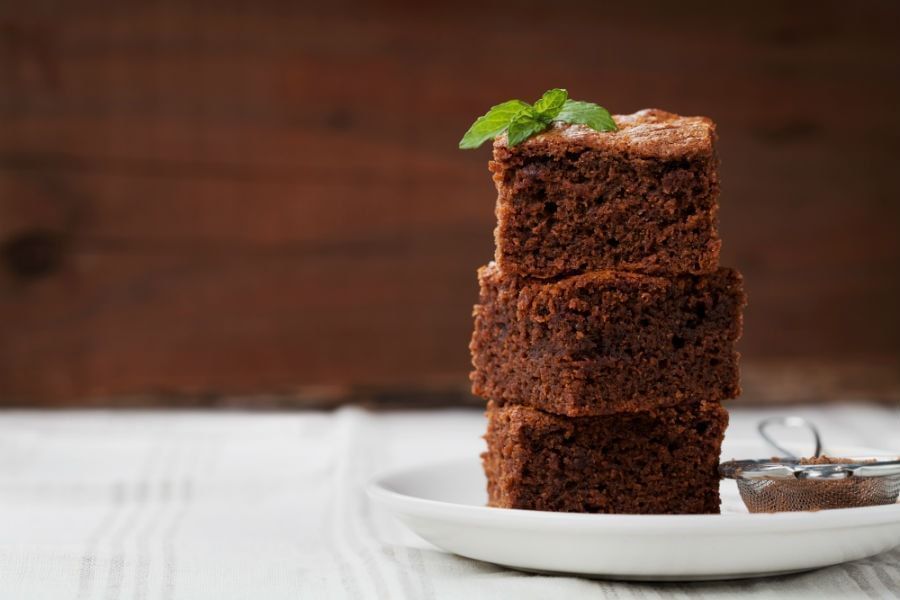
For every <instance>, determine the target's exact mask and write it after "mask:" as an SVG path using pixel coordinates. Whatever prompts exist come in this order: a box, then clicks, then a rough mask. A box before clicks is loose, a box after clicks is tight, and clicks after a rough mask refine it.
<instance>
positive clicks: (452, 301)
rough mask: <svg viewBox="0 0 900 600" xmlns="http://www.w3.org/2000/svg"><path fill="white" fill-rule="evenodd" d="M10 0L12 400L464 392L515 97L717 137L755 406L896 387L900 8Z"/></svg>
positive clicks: (2, 301) (7, 268)
mask: <svg viewBox="0 0 900 600" xmlns="http://www.w3.org/2000/svg"><path fill="white" fill-rule="evenodd" d="M438 4H439V5H440V6H441V7H440V8H438V7H437V6H434V7H431V6H428V5H427V3H418V2H416V3H413V2H398V3H379V4H377V5H375V4H365V3H356V2H343V1H341V0H338V1H331V2H326V3H305V2H295V1H292V2H275V1H270V2H264V1H257V2H233V1H228V0H224V1H217V2H212V1H210V2H204V3H201V2H189V1H175V0H172V1H149V2H138V1H130V0H129V1H124V0H118V1H95V2H63V1H60V2H47V1H43V0H29V2H18V3H14V2H7V3H3V4H0V402H2V403H5V404H7V405H10V404H18V405H21V404H40V405H73V404H115V403H124V404H146V403H158V402H162V403H173V404H197V403H200V404H203V403H235V404H241V405H246V404H250V405H265V406H268V405H273V404H275V405H282V404H285V403H288V404H300V405H330V404H334V403H338V402H341V401H344V400H347V399H352V400H361V401H370V402H375V403H379V404H385V403H388V404H389V403H397V404H405V403H416V402H421V403H423V404H434V403H446V402H455V401H471V399H469V398H468V397H467V395H466V392H465V390H466V387H467V385H466V373H467V371H468V352H467V347H466V346H467V342H468V337H469V331H470V327H471V321H470V310H471V304H472V303H473V301H474V299H475V293H476V284H475V274H474V273H475V268H476V267H477V266H478V265H480V264H482V263H484V262H486V261H487V260H488V259H489V258H490V256H491V253H492V237H491V230H492V228H493V202H494V192H493V188H492V184H491V180H490V177H489V175H488V173H487V170H486V161H487V159H488V151H487V149H482V150H480V151H477V152H468V153H464V152H460V151H458V150H457V149H456V143H457V141H458V139H459V137H460V135H461V134H462V133H463V131H465V129H466V128H467V126H468V125H469V123H470V122H471V120H472V119H473V117H475V116H476V115H478V114H480V113H481V112H483V111H484V110H485V109H486V108H487V107H488V106H490V105H491V104H492V103H495V102H496V101H499V100H504V99H507V98H510V97H521V98H524V99H530V100H533V99H534V98H535V97H536V96H537V95H539V94H540V93H541V92H542V91H543V90H544V89H546V88H549V87H554V86H564V87H567V88H568V89H569V91H570V93H571V94H572V96H574V97H575V98H578V99H588V100H594V101H598V102H600V103H601V104H604V105H605V106H607V107H608V108H610V109H611V110H613V111H614V112H631V111H634V110H637V109H640V108H644V107H650V106H653V107H659V108H665V109H668V110H672V111H676V112H681V113H684V114H705V115H708V116H710V117H712V118H713V119H715V121H716V122H717V123H718V125H719V132H720V136H721V143H720V154H721V157H722V177H723V184H724V191H723V196H722V199H721V200H722V210H721V232H722V235H723V237H724V241H725V245H724V254H723V262H724V263H725V264H730V265H734V266H736V267H738V268H740V269H741V270H742V271H743V272H744V274H745V277H746V281H747V287H748V290H749V294H750V301H751V305H750V307H749V308H748V310H747V314H746V334H745V338H744V340H743V342H742V350H743V352H744V356H745V363H744V364H745V370H744V373H745V377H744V380H745V398H746V399H747V400H791V399H808V400H810V399H811V400H816V399H825V398H829V397H835V396H840V397H850V398H876V399H894V400H896V399H900V317H898V308H900V242H898V225H900V198H898V192H900V184H898V182H897V181H898V179H897V178H898V165H900V111H898V108H897V107H898V105H900V35H898V33H897V32H898V31H900V27H898V26H900V5H898V4H897V3H892V2H887V1H885V2H867V3H846V2H754V3H740V4H741V5H740V6H739V5H738V3H724V2H708V3H695V2H686V3H685V2H678V3H669V2H650V3H625V2H622V3H615V4H612V3H600V2H593V1H584V2H577V1H573V2H567V3H566V4H565V9H564V10H563V9H560V7H558V6H556V7H555V6H554V5H553V4H547V3H545V2H543V3H530V2H519V3H515V7H513V5H511V4H510V3H503V4H498V5H497V6H490V5H488V4H487V3H484V2H471V3H469V2H454V3H438Z"/></svg>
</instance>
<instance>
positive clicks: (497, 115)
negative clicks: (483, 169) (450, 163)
mask: <svg viewBox="0 0 900 600" xmlns="http://www.w3.org/2000/svg"><path fill="white" fill-rule="evenodd" d="M554 121H562V122H563V123H573V124H576V123H577V124H581V125H587V126H588V127H590V128H591V129H594V130H596V131H616V129H617V127H616V123H615V121H613V118H612V117H611V116H610V114H609V111H608V110H606V109H605V108H603V107H602V106H598V105H597V104H594V103H592V102H579V101H576V100H569V93H568V92H567V91H566V90H564V89H561V88H554V89H552V90H548V91H546V92H544V95H543V96H541V97H540V99H539V100H538V101H537V102H535V103H534V104H528V103H527V102H523V101H522V100H509V101H507V102H504V103H502V104H498V105H496V106H494V107H492V108H491V110H489V111H488V112H487V113H485V114H484V115H482V116H480V117H478V119H476V121H475V122H474V123H473V124H472V126H471V127H469V130H468V131H467V132H466V134H465V135H464V136H463V138H462V139H461V140H460V141H459V147H460V149H462V150H470V149H472V148H478V147H479V146H481V145H482V144H483V143H485V142H486V141H488V140H490V139H493V138H495V137H497V136H498V135H500V134H502V133H503V132H504V131H505V132H506V136H507V144H509V146H516V145H518V144H520V143H521V142H523V141H525V140H527V139H528V138H530V137H531V136H533V135H536V134H538V133H540V132H542V131H544V130H546V129H547V128H548V127H550V124H551V123H553V122H554Z"/></svg>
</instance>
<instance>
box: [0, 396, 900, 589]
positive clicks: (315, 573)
mask: <svg viewBox="0 0 900 600" xmlns="http://www.w3.org/2000/svg"><path fill="white" fill-rule="evenodd" d="M773 412H776V411H772V410H765V411H763V410H759V409H754V410H747V409H735V410H733V411H732V425H731V428H730V430H729V435H734V436H736V437H747V436H752V435H755V434H754V431H753V427H754V424H755V422H756V421H757V420H758V418H760V416H761V415H763V414H772V413H773ZM792 412H799V413H800V414H804V415H805V416H808V417H811V418H813V419H814V420H815V421H816V422H817V423H819V424H820V426H821V428H822V429H823V433H824V435H825V436H826V439H827V440H829V441H831V442H833V443H847V444H859V445H869V446H879V447H884V448H888V449H891V450H895V451H897V452H900V411H898V410H897V409H888V408H878V407H872V406H864V405H863V406H859V405H857V406H853V407H850V406H833V407H829V408H823V409H813V408H810V409H806V410H800V411H797V410H794V411H792ZM483 427H484V422H483V417H482V415H481V414H480V413H479V412H477V411H463V410H452V411H428V412H383V413H369V412H366V411H363V410H360V409H344V410H340V411H337V412H334V413H283V414H282V413H276V414H272V413H268V414H259V413H206V412H48V413H41V412H6V413H0V503H2V512H0V598H2V599H3V600H6V599H14V600H28V599H37V598H47V599H54V600H57V599H70V598H71V599H87V598H97V599H104V600H112V599H116V598H129V599H131V598H134V599H138V600H140V599H156V598H161V599H174V598H186V599H205V598H211V599H215V600H227V599H230V598H248V599H250V598H252V599H262V600H276V599H280V598H290V599H292V600H295V599H303V600H315V599H318V598H353V599H357V598H379V599H381V598H385V599H388V598H389V599H398V598H410V599H419V598H463V599H465V600H476V599H480V598H485V599H492V600H493V599H497V598H516V599H523V598H568V599H574V598H587V597H591V598H597V597H612V598H659V597H669V596H679V597H685V596H688V595H690V596H692V597H693V596H694V595H697V596H699V597H708V598H721V597H727V596H740V595H759V596H765V597H779V598H785V597H795V596H802V597H806V596H808V597H843V598H847V597H870V598H886V597H897V595H898V594H900V550H895V551H893V552H890V553H887V554H883V555H881V556H879V557H877V558H872V559H869V560H863V561H858V562H855V563H851V564H847V565H842V566H838V567H833V568H829V569H824V570H820V571H815V572H811V573H806V574H801V575H794V576H787V577H778V578H773V579H763V580H747V581H739V582H725V583H700V584H636V583H622V582H603V581H590V580H584V579H577V578H569V577H551V576H539V575H530V574H524V573H519V572H515V571H509V570H504V569H501V568H498V567H495V566H492V565H488V564H482V563H478V562H475V561H471V560H467V559H463V558H458V557H455V556H451V555H448V554H445V553H443V552H441V551H439V550H437V549H435V548H433V547H430V546H429V545H428V544H427V543H425V542H423V541H421V540H419V539H418V538H416V537H415V536H413V535H412V534H410V533H408V532H407V531H406V530H404V529H403V527H402V526H401V525H400V524H399V523H397V522H395V521H394V520H393V519H392V518H391V517H389V516H387V515H385V514H382V513H381V512H380V511H378V510H377V509H376V508H374V507H373V506H372V505H371V504H370V503H369V502H368V500H367V499H366V497H365V496H364V494H363V491H362V490H363V486H364V483H365V482H366V481H367V480H368V478H369V477H370V476H371V475H372V473H373V472H375V471H376V470H378V469H380V468H384V467H391V466H397V465H405V464H416V463H421V462H424V461H430V460H434V459H438V458H451V457H457V456H460V455H465V454H472V455H474V454H477V453H478V452H479V451H480V450H481V445H482V442H481V440H480V437H479V436H480V435H481V433H482V429H483Z"/></svg>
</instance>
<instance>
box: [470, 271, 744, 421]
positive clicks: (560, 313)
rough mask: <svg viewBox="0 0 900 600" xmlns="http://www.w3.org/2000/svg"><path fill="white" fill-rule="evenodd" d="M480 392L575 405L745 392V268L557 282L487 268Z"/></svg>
mask: <svg viewBox="0 0 900 600" xmlns="http://www.w3.org/2000/svg"><path fill="white" fill-rule="evenodd" d="M478 274H479V280H480V284H481V294H480V300H479V304H478V305H476V306H475V310H474V316H475V331H474V333H473V335H472V342H471V345H470V348H471V351H472V364H473V365H474V367H475V370H474V371H473V373H472V376H471V377H472V384H473V385H472V391H473V393H475V394H476V395H478V396H481V397H483V398H486V399H488V400H493V401H495V402H497V403H498V404H505V403H516V404H525V405H528V406H532V407H534V408H539V409H542V410H546V411H548V412H552V413H556V414H560V415H567V416H572V417H574V416H586V415H604V414H612V413H617V412H624V411H640V410H647V409H652V408H656V407H659V406H666V405H674V404H678V403H681V402H685V401H688V400H689V399H691V398H703V399H706V400H723V399H726V398H734V397H736V396H737V395H738V394H739V393H740V387H739V381H738V379H739V372H738V353H737V352H736V351H735V349H734V343H735V341H736V340H737V339H738V337H739V336H740V334H741V326H742V315H741V311H742V307H743V305H744V303H745V300H744V292H743V286H742V282H741V277H740V275H739V274H738V273H737V272H736V271H734V270H732V269H726V268H721V269H719V270H717V271H715V272H713V273H711V274H708V275H680V276H677V277H654V276H649V275H642V274H637V273H627V272H621V271H593V272H589V273H584V274H582V275H573V276H569V277H565V278H562V279H559V280H554V281H549V282H548V281H545V280H534V279H529V278H522V277H516V276H510V275H508V274H505V273H501V272H500V270H499V269H498V268H497V266H496V265H495V264H493V263H492V264H490V265H488V266H486V267H482V268H481V269H480V270H479V272H478Z"/></svg>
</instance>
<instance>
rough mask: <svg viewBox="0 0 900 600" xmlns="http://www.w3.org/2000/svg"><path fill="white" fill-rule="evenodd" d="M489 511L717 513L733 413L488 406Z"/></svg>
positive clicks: (704, 408) (700, 405) (691, 408)
mask: <svg viewBox="0 0 900 600" xmlns="http://www.w3.org/2000/svg"><path fill="white" fill-rule="evenodd" d="M487 416H488V432H487V435H486V436H485V439H486V440H487V446H488V450H487V452H486V453H485V454H484V455H483V459H484V467H485V471H486V473H487V475H488V497H489V504H490V506H496V507H502V508H521V509H531V510H549V511H563V512H592V513H635V514H654V513H655V514H695V513H716V512H718V511H719V475H718V458H719V450H720V446H721V443H722V435H723V433H724V431H725V428H726V426H727V425H728V413H727V411H725V409H724V408H722V406H721V405H719V404H718V403H715V402H705V401H704V402H695V403H691V404H687V405H682V406H679V407H675V408H665V409H660V410H657V411H652V412H642V413H627V412H626V413H621V414H617V415H608V416H603V417H578V418H568V417H563V416H559V415H553V414H550V413H547V412H543V411H540V410H535V409H532V408H528V407H525V406H517V405H508V406H503V407H498V406H497V405H495V404H489V406H488V412H487Z"/></svg>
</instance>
